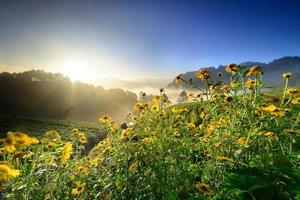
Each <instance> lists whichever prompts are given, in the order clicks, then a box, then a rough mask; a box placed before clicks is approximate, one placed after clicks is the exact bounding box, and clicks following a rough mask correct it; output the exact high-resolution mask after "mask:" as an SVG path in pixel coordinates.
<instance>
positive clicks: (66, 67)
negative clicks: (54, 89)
mask: <svg viewBox="0 0 300 200" xmlns="http://www.w3.org/2000/svg"><path fill="white" fill-rule="evenodd" d="M299 10H300V1H296V0H295V1H292V0H281V1H279V0H198V1H192V0H189V1H175V0H170V1H169V0H161V1H155V0H151V1H150V0H149V1H143V0H133V1H126V0H122V1H114V0H107V1H100V0H98V1H96V0H82V1H78V0H57V1H55V0H49V1H41V0H26V1H25V0H20V1H15V0H1V1H0V71H9V72H20V71H24V70H29V69H43V70H46V71H51V72H62V73H64V74H66V75H68V76H70V77H71V79H73V80H76V79H79V80H81V81H85V82H91V83H97V81H99V79H105V78H107V77H114V78H118V79H123V80H134V79H143V78H147V79H149V78H168V77H169V78H170V77H171V78H172V77H174V76H175V75H176V74H178V73H184V72H186V71H194V70H197V69H198V68H200V67H206V66H215V67H217V66H218V65H220V64H228V63H232V62H234V63H239V62H244V61H260V62H270V61H272V60H273V59H276V58H279V57H282V56H287V55H289V56H296V55H300V12H299Z"/></svg>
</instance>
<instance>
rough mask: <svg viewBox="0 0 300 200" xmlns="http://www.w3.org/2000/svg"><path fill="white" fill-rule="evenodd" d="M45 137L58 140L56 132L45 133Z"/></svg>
mask: <svg viewBox="0 0 300 200" xmlns="http://www.w3.org/2000/svg"><path fill="white" fill-rule="evenodd" d="M46 136H47V137H50V138H52V139H60V135H59V134H58V133H57V132H56V131H47V132H46Z"/></svg>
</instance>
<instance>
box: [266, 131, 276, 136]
mask: <svg viewBox="0 0 300 200" xmlns="http://www.w3.org/2000/svg"><path fill="white" fill-rule="evenodd" d="M264 135H265V136H267V137H274V136H275V133H274V132H272V131H269V132H266V133H265V134H264Z"/></svg>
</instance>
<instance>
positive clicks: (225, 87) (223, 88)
mask: <svg viewBox="0 0 300 200" xmlns="http://www.w3.org/2000/svg"><path fill="white" fill-rule="evenodd" d="M220 90H221V91H223V92H227V91H229V90H230V86H229V85H223V86H222V87H221V88H220Z"/></svg>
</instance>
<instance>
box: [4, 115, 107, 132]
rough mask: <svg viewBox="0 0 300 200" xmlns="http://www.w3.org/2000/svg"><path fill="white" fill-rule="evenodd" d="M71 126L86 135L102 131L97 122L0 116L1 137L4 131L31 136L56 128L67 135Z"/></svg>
mask: <svg viewBox="0 0 300 200" xmlns="http://www.w3.org/2000/svg"><path fill="white" fill-rule="evenodd" d="M73 128H78V129H80V130H81V131H83V132H85V133H87V134H88V135H95V134H99V133H102V132H103V130H101V128H100V126H99V123H91V122H77V121H67V120H47V119H36V118H28V117H10V116H0V133H1V137H4V133H7V132H8V131H15V132H17V131H20V132H25V133H28V134H30V135H31V136H35V137H42V136H43V135H44V134H45V133H46V132H47V131H51V130H56V131H57V132H59V133H61V134H63V135H67V134H68V133H70V132H71V131H72V129H73Z"/></svg>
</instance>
